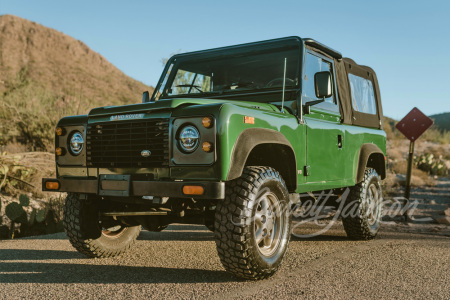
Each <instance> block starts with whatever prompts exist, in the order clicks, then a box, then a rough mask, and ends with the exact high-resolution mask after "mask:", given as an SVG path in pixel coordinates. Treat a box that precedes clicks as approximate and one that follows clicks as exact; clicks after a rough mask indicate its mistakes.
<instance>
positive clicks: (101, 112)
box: [89, 98, 279, 117]
mask: <svg viewBox="0 0 450 300" xmlns="http://www.w3.org/2000/svg"><path fill="white" fill-rule="evenodd" d="M220 103H232V104H235V105H239V106H243V107H251V108H258V109H261V110H267V111H278V112H279V109H278V108H277V107H276V106H274V105H272V104H268V103H259V102H247V101H235V100H222V99H221V100H217V99H198V98H177V99H166V100H159V101H156V102H147V103H139V104H131V105H122V106H104V107H99V108H94V109H92V110H91V111H90V112H89V116H90V117H93V116H105V115H112V114H123V113H136V112H143V111H157V110H174V109H176V108H177V107H180V106H183V107H184V106H191V105H208V104H220Z"/></svg>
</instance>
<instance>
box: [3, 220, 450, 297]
mask: <svg viewBox="0 0 450 300" xmlns="http://www.w3.org/2000/svg"><path fill="white" fill-rule="evenodd" d="M308 230H313V229H308V228H302V229H301V231H303V232H301V233H306V232H307V231H308ZM449 250H450V238H449V237H448V236H443V235H431V234H427V235H425V234H415V233H407V232H397V231H396V230H392V228H391V230H389V228H388V229H384V230H382V231H381V233H380V234H379V236H378V237H377V239H375V240H373V241H369V242H358V241H350V240H348V239H347V238H346V237H345V234H344V231H343V228H342V226H341V225H339V224H338V225H335V226H334V227H332V229H331V230H329V231H328V232H326V233H325V234H324V235H321V236H318V237H315V238H311V239H300V238H293V240H292V242H291V244H290V247H289V250H288V254H287V256H286V257H285V260H284V263H283V267H282V268H281V269H280V270H279V272H278V273H277V274H276V275H275V276H274V277H273V278H270V279H268V280H264V281H259V282H246V281H241V280H236V279H235V278H234V277H232V276H230V275H228V274H227V273H226V272H225V271H224V269H223V267H222V266H221V264H220V261H219V258H218V257H217V254H216V249H215V244H214V239H213V234H212V233H211V232H209V231H207V230H206V227H203V226H183V225H172V226H170V227H169V228H168V229H167V230H165V231H163V232H160V233H152V232H147V231H144V232H142V233H141V235H140V237H139V240H138V242H137V245H136V246H135V247H134V249H133V250H131V251H130V252H128V253H127V254H126V255H124V256H122V257H118V258H109V259H87V258H84V257H83V256H82V255H81V254H78V253H77V252H76V251H75V250H74V249H73V248H72V247H71V246H70V244H69V241H68V240H67V239H66V237H65V234H63V233H61V234H54V235H47V236H41V237H37V238H36V237H33V238H26V239H20V240H12V241H1V242H0V298H2V299H18V298H26V299H31V298H33V299H34V298H44V297H45V298H47V299H49V298H50V299H51V298H65V299H67V298H83V299H88V298H92V299H111V298H156V299H164V298H178V299H179V298H212V299H229V298H250V299H251V298H255V299H261V298H265V299H284V298H286V299H292V298H324V297H326V298H346V299H348V298H363V299H365V298H372V299H375V298H405V299H408V298H416V299H424V298H429V299H449V298H450V251H449Z"/></svg>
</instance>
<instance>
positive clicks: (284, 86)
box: [281, 57, 287, 113]
mask: <svg viewBox="0 0 450 300" xmlns="http://www.w3.org/2000/svg"><path fill="white" fill-rule="evenodd" d="M286 63H287V57H285V58H284V75H283V94H282V96H281V112H282V113H284V91H285V89H286Z"/></svg>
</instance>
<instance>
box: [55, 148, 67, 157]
mask: <svg viewBox="0 0 450 300" xmlns="http://www.w3.org/2000/svg"><path fill="white" fill-rule="evenodd" d="M55 153H56V155H58V156H61V155H64V154H66V149H64V148H61V147H58V148H56V149H55Z"/></svg>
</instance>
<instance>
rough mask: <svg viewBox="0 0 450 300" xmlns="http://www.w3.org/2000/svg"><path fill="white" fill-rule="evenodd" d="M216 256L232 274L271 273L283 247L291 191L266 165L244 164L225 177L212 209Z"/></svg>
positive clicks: (258, 275) (286, 238)
mask: <svg viewBox="0 0 450 300" xmlns="http://www.w3.org/2000/svg"><path fill="white" fill-rule="evenodd" d="M214 227H215V239H216V246H217V251H218V254H219V257H220V260H221V262H222V264H223V266H224V267H225V269H226V270H227V271H228V272H230V273H232V274H233V275H235V276H237V277H239V278H243V279H250V280H257V279H264V278H268V277H270V276H272V275H273V274H274V273H275V272H276V271H277V270H278V268H279V267H280V265H281V262H282V260H283V257H284V255H285V253H286V251H287V248H288V244H289V240H290V236H291V234H290V231H291V217H290V211H289V194H288V191H287V188H286V185H285V183H284V181H283V179H282V178H281V176H280V174H279V173H278V172H277V171H276V170H274V169H272V168H269V167H246V168H245V169H244V171H243V173H242V176H241V177H240V178H238V179H235V180H233V181H231V182H229V183H228V184H227V186H226V195H225V199H224V200H223V201H219V202H218V204H217V208H216V214H215V223H214Z"/></svg>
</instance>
